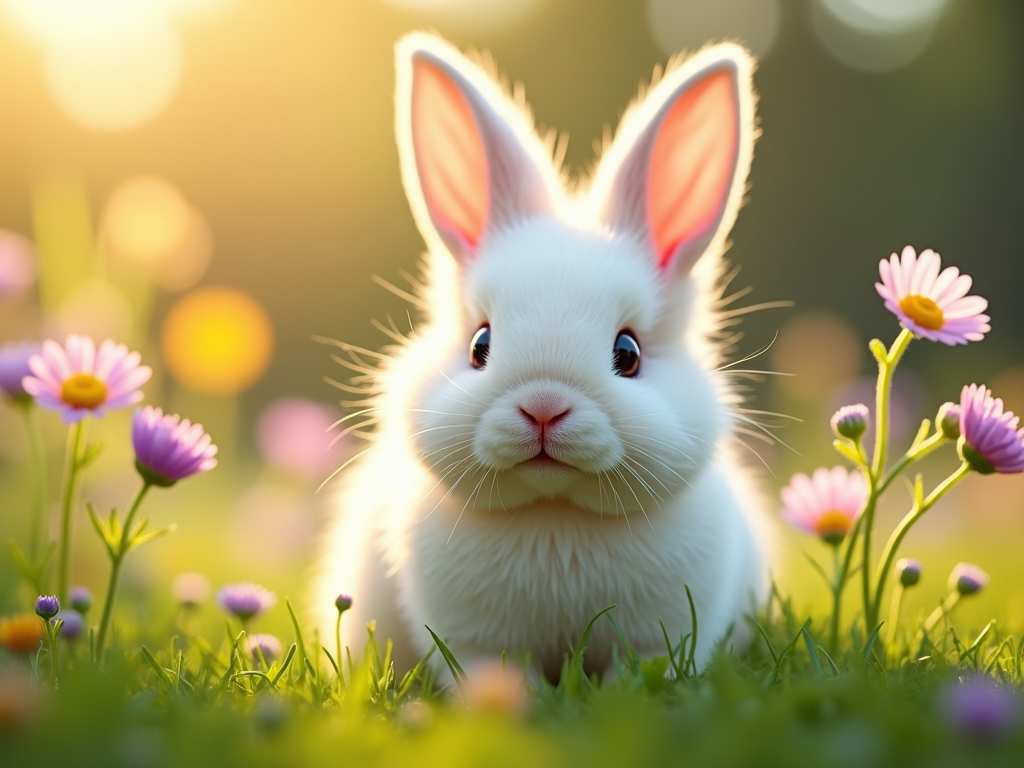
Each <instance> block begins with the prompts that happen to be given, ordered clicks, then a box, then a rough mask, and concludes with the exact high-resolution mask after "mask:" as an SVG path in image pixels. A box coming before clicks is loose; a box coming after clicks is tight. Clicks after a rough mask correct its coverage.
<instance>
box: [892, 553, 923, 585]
mask: <svg viewBox="0 0 1024 768" xmlns="http://www.w3.org/2000/svg"><path fill="white" fill-rule="evenodd" d="M896 580H897V581H898V582H899V583H900V584H902V585H903V587H912V586H914V585H915V584H917V582H919V581H920V580H921V564H920V563H919V562H918V561H917V560H912V559H911V558H909V557H904V558H901V559H900V560H898V561H897V562H896Z"/></svg>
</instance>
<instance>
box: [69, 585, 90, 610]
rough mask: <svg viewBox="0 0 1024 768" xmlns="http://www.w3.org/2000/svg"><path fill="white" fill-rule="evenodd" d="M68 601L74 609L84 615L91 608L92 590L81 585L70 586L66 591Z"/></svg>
mask: <svg viewBox="0 0 1024 768" xmlns="http://www.w3.org/2000/svg"><path fill="white" fill-rule="evenodd" d="M68 601H69V602H70V603H71V607H72V608H73V609H74V610H76V611H78V612H79V613H81V614H83V615H84V614H86V613H88V612H89V609H90V608H92V592H90V591H89V590H88V589H86V588H85V587H82V586H78V587H72V588H71V591H70V592H69V593H68Z"/></svg>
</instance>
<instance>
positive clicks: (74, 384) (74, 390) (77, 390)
mask: <svg viewBox="0 0 1024 768" xmlns="http://www.w3.org/2000/svg"><path fill="white" fill-rule="evenodd" d="M60 399H61V400H63V401H64V402H65V403H67V404H68V405H70V406H72V407H74V408H95V407H97V406H99V405H103V402H104V401H105V400H106V399H107V385H106V384H104V383H103V382H102V381H100V380H99V379H97V378H96V377H95V376H93V375H92V374H91V373H76V374H75V375H74V376H72V377H71V378H70V379H65V381H64V383H63V384H62V385H61V387H60Z"/></svg>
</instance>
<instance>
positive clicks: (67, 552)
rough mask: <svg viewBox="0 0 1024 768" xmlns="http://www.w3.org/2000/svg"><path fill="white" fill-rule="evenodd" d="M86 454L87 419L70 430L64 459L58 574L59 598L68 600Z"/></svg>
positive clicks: (76, 423)
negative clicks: (76, 511)
mask: <svg viewBox="0 0 1024 768" xmlns="http://www.w3.org/2000/svg"><path fill="white" fill-rule="evenodd" d="M84 453H85V419H82V420H81V421H78V422H75V424H73V425H72V427H71V429H70V430H68V447H67V455H66V456H65V459H64V490H63V493H62V494H61V500H62V508H61V518H60V566H59V570H58V573H57V596H58V597H59V598H60V599H61V600H62V601H66V600H67V599H68V589H69V587H70V581H71V525H72V522H73V521H72V517H71V513H72V511H73V510H74V507H75V501H76V497H77V496H78V484H79V470H80V469H81V468H82V458H83V456H84Z"/></svg>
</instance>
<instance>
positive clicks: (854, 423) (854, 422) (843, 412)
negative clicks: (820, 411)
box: [832, 403, 870, 441]
mask: <svg viewBox="0 0 1024 768" xmlns="http://www.w3.org/2000/svg"><path fill="white" fill-rule="evenodd" d="M869 419H870V413H869V411H868V407H867V406H866V405H864V404H862V403H857V404H856V405H844V406H843V407H842V408H840V409H839V410H838V411H836V412H835V414H834V415H833V416H832V431H833V432H835V433H836V435H837V436H838V437H844V438H846V439H848V440H853V441H857V440H860V438H861V436H862V435H863V434H864V432H866V431H867V428H868V420H869Z"/></svg>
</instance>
